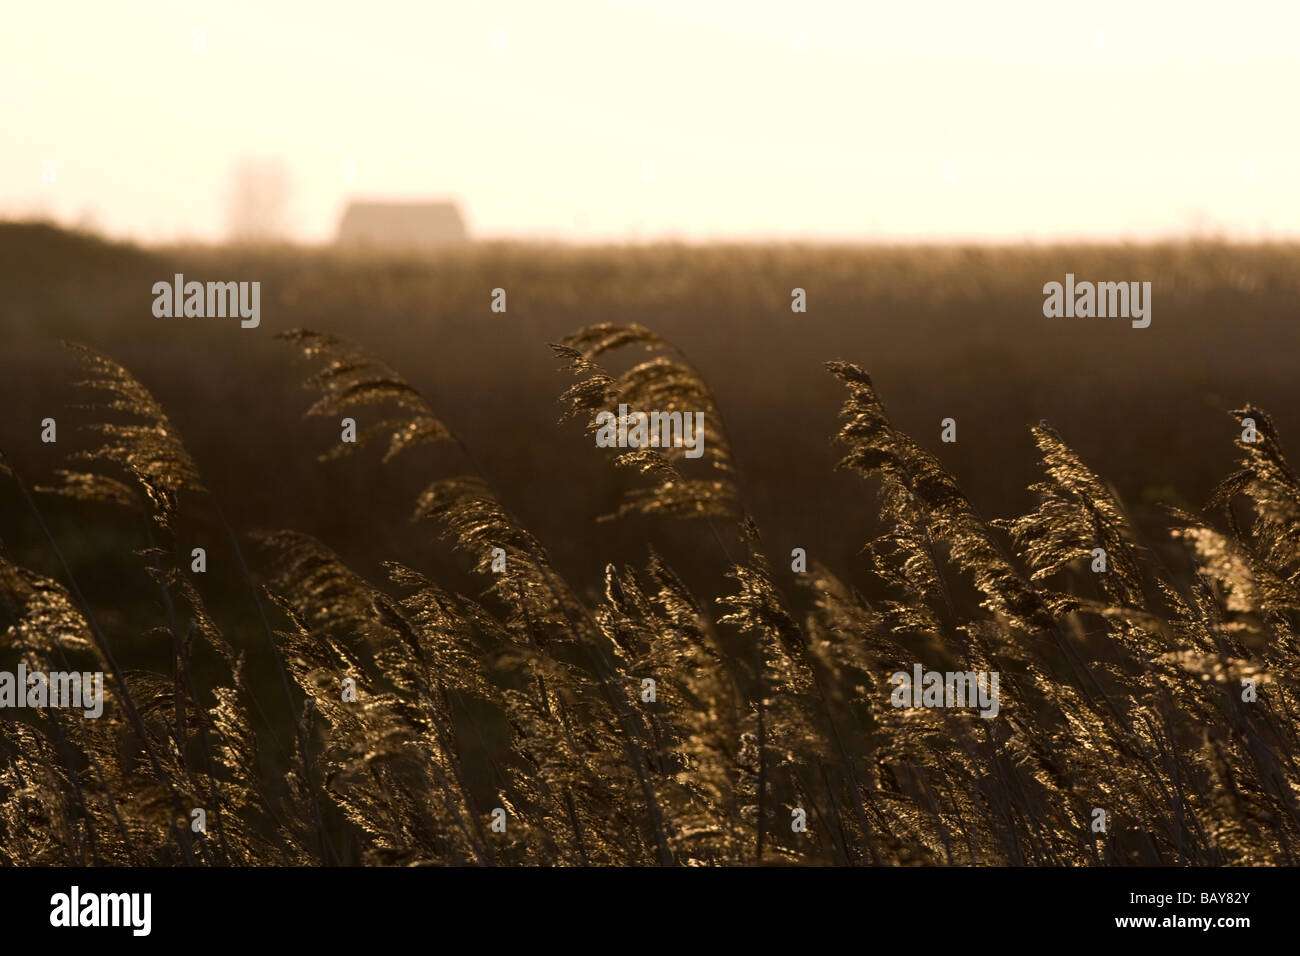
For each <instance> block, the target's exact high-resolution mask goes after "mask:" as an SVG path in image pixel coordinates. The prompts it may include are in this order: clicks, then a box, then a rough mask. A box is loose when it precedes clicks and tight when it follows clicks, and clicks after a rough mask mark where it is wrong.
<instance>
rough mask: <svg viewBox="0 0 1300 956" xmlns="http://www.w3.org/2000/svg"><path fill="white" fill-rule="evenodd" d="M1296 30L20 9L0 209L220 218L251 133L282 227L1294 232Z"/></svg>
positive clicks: (307, 9)
mask: <svg viewBox="0 0 1300 956" xmlns="http://www.w3.org/2000/svg"><path fill="white" fill-rule="evenodd" d="M196 31H198V32H196ZM1297 36H1300V8H1297V7H1295V6H1293V5H1289V4H1284V3H1272V2H1253V3H1252V2H1246V3H1240V4H1236V5H1234V7H1233V8H1232V11H1231V19H1230V20H1228V19H1226V18H1223V15H1222V14H1221V13H1219V12H1218V11H1212V12H1205V13H1202V12H1198V11H1196V10H1189V9H1187V8H1185V7H1183V6H1181V5H1176V4H1166V3H1160V4H1147V5H1144V6H1142V7H1139V8H1130V5H1128V4H1124V3H1115V2H1102V3H1098V4H1094V5H1093V6H1091V7H1090V8H1089V9H1087V10H1086V11H1084V12H1081V13H1074V12H1070V11H1056V10H1046V9H1040V7H1039V6H1038V5H1036V4H1032V3H1009V2H1003V3H996V4H993V5H991V6H987V7H983V8H980V9H978V10H975V9H965V8H964V7H962V6H961V5H958V4H951V3H929V4H918V5H911V6H909V7H907V8H906V9H899V8H895V7H894V6H892V5H891V6H886V5H882V4H870V5H859V4H849V3H835V2H817V0H809V2H806V3H801V4H798V5H795V4H789V3H780V4H778V3H733V2H725V3H712V4H695V3H691V2H687V0H655V2H649V0H646V2H641V0H635V2H631V0H629V2H612V3H596V2H574V0H571V2H566V3H562V4H560V5H558V6H557V7H552V8H547V9H540V8H533V7H530V6H529V5H528V4H525V3H522V2H514V0H511V2H507V0H502V2H488V3H483V4H477V5H475V6H474V8H473V9H472V10H465V9H459V8H448V9H445V10H443V9H437V8H436V7H434V8H431V7H430V6H428V5H424V4H415V3H398V2H376V3H372V4H369V5H367V6H366V7H365V9H364V11H359V10H356V9H355V8H353V7H350V6H349V7H335V6H330V5H324V6H321V5H307V4H286V5H281V6H277V7H275V8H273V9H263V8H262V7H261V6H260V5H258V4H251V3H245V2H231V3H222V4H204V3H197V4H187V5H185V6H183V7H176V6H174V5H171V4H165V3H161V2H154V0H150V2H143V3H137V4H133V5H132V14H131V15H130V16H129V17H126V16H124V15H123V13H122V12H121V11H119V10H114V9H108V8H102V9H101V8H99V7H97V6H95V5H92V4H89V3H70V4H52V5H46V6H40V7H38V6H35V5H28V6H26V7H23V8H19V9H17V10H15V11H13V12H11V14H10V29H8V30H7V31H6V35H5V37H4V38H3V39H0V83H2V84H3V87H4V89H5V90H6V93H5V94H4V95H3V99H2V100H0V103H3V106H0V117H3V119H4V123H5V128H6V129H7V130H9V131H10V136H11V147H10V148H9V149H6V150H4V151H2V152H0V173H3V178H2V179H0V182H3V183H4V185H3V187H0V216H4V217H6V218H24V217H32V216H45V217H48V218H51V219H53V220H55V221H58V222H60V223H63V224H67V225H80V226H84V227H89V228H91V229H93V230H95V231H99V232H102V233H103V234H105V235H108V236H110V237H114V238H122V239H130V240H134V241H139V242H144V243H166V242H176V241H198V242H218V241H221V240H222V239H223V238H224V236H225V235H226V229H227V212H228V205H229V204H228V198H227V197H228V192H229V189H230V186H231V177H232V173H233V170H234V169H235V167H236V165H237V164H239V163H241V162H246V161H250V160H252V161H264V162H272V163H277V164H279V165H280V167H281V168H282V169H283V170H284V173H285V178H286V182H287V183H288V192H287V196H288V199H287V205H286V208H285V216H284V220H283V226H284V234H285V237H286V238H287V239H289V240H292V241H296V242H302V243H310V244H314V243H321V242H328V241H330V240H331V239H332V238H333V236H334V232H335V229H336V227H337V225H338V221H339V218H340V216H341V215H342V212H343V209H344V207H345V206H346V204H347V203H348V202H349V201H351V200H385V199H392V200H396V199H408V200H415V199H418V200H424V199H450V200H454V201H456V202H457V203H458V204H459V206H460V209H461V212H462V214H463V215H464V217H465V220H466V222H467V224H468V227H469V230H470V234H471V236H472V237H473V238H475V239H484V240H500V239H518V240H557V241H563V242H569V243H592V242H615V243H623V242H661V241H682V242H705V241H724V242H753V241H772V240H780V241H799V242H833V243H840V242H886V243H889V242H903V243H910V242H919V241H942V242H972V241H974V242H994V243H1006V242H1020V241H1029V242H1035V243H1045V242H1046V243H1050V242H1063V241H1080V240H1083V241H1137V242H1144V241H1152V240H1163V239H1171V238H1184V237H1192V238H1198V237H1199V238H1204V237H1222V238H1226V239H1230V240H1237V241H1259V240H1294V239H1296V238H1300V185H1297V181H1296V177H1295V175H1294V173H1295V170H1296V169H1297V168H1300V130H1297V128H1296V126H1295V124H1294V123H1293V122H1291V121H1290V117H1291V116H1292V115H1293V113H1294V107H1293V104H1292V103H1291V102H1290V100H1291V98H1292V97H1293V95H1294V91H1295V90H1296V89H1298V88H1300V58H1297V57H1296V55H1295V53H1294V50H1293V49H1292V48H1293V45H1294V43H1295V39H1296V37H1297Z"/></svg>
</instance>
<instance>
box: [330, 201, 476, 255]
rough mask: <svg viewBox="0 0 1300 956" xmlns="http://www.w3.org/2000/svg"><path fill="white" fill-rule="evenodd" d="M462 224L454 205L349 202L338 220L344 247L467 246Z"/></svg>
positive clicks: (458, 210)
mask: <svg viewBox="0 0 1300 956" xmlns="http://www.w3.org/2000/svg"><path fill="white" fill-rule="evenodd" d="M468 241H469V235H468V233H467V231H466V229H465V220H464V219H463V218H462V217H461V214H460V209H459V207H458V206H457V205H456V204H455V203H454V202H446V201H417V202H368V201H365V202H351V203H349V204H348V207H347V209H345V210H344V211H343V218H342V219H341V220H339V231H338V239H337V242H338V244H339V245H344V246H379V247H385V248H394V247H397V248H421V247H426V246H445V245H458V244H460V243H464V242H468Z"/></svg>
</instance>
